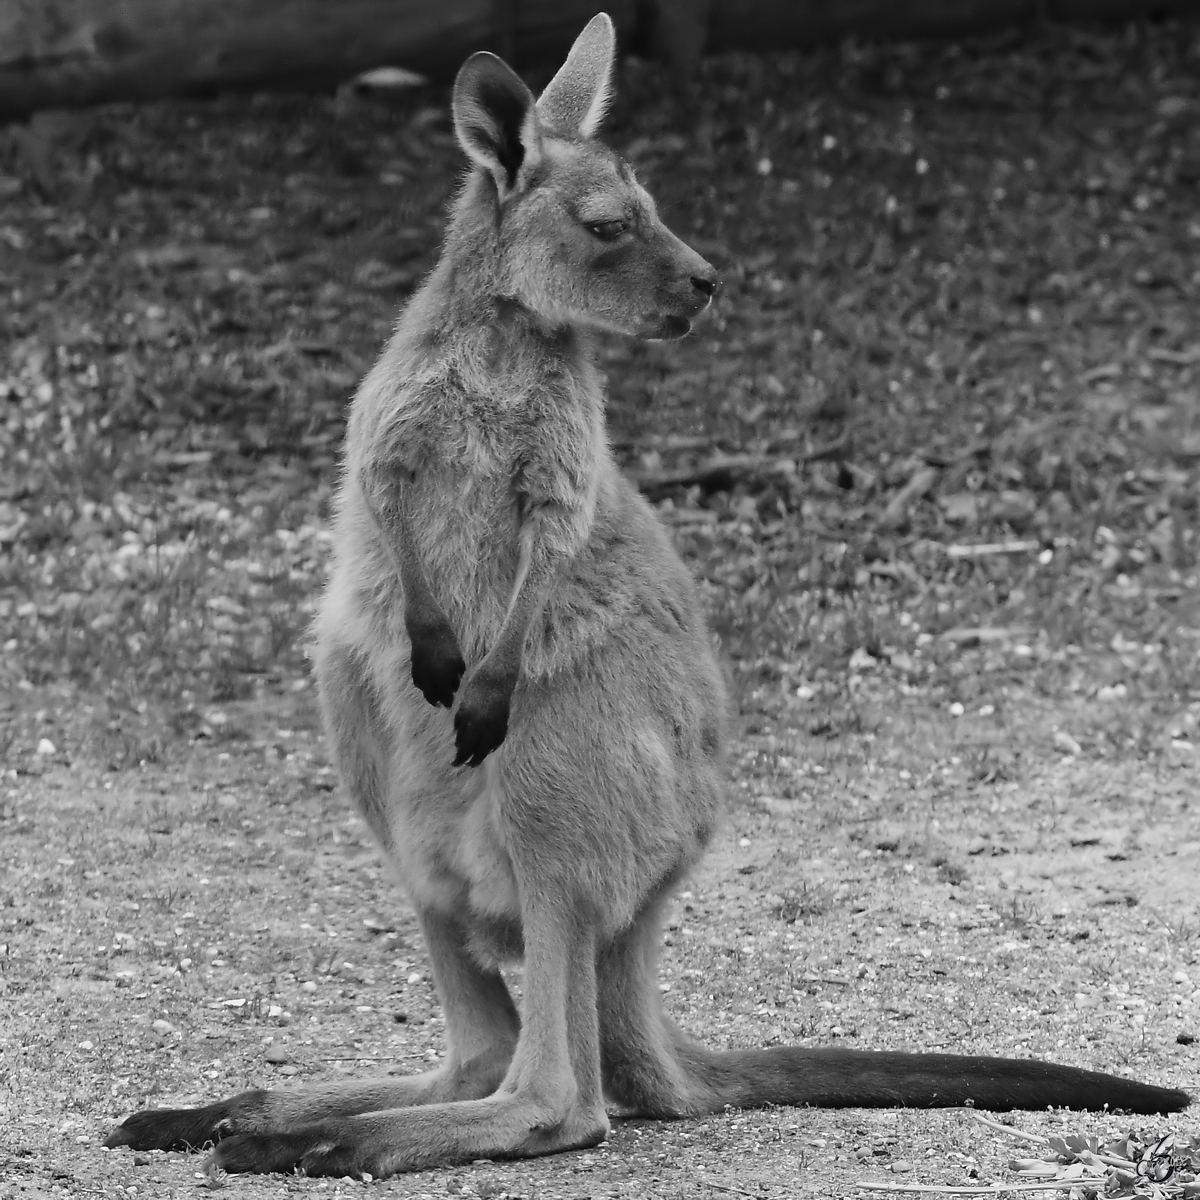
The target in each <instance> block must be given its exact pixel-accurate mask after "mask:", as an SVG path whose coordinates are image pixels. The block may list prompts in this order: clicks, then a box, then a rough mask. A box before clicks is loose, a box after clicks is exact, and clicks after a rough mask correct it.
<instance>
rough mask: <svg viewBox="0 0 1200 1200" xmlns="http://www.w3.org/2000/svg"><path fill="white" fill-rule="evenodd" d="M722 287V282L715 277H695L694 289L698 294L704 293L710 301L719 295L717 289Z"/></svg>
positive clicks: (693, 279)
mask: <svg viewBox="0 0 1200 1200" xmlns="http://www.w3.org/2000/svg"><path fill="white" fill-rule="evenodd" d="M720 286H721V281H720V280H719V279H718V278H717V277H716V276H715V275H693V276H692V287H694V288H695V289H696V291H698V292H702V293H703V294H704V295H705V296H707V297H708V298H709V299H710V300H711V299H712V298H713V297H714V296H715V295H716V294H717V288H719V287H720Z"/></svg>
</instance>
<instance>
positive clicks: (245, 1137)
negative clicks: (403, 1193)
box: [212, 1125, 362, 1177]
mask: <svg viewBox="0 0 1200 1200" xmlns="http://www.w3.org/2000/svg"><path fill="white" fill-rule="evenodd" d="M212 1161H213V1163H214V1164H215V1165H216V1166H218V1167H220V1168H221V1169H222V1170H223V1171H229V1172H230V1173H232V1174H251V1175H269V1174H272V1173H275V1172H281V1173H285V1174H291V1173H292V1172H294V1171H297V1170H299V1171H303V1172H304V1174H305V1175H337V1176H339V1177H340V1176H343V1175H353V1176H358V1175H361V1174H362V1171H361V1170H360V1168H359V1167H358V1165H357V1162H356V1156H355V1154H354V1152H353V1150H352V1149H351V1147H350V1146H349V1145H347V1144H346V1142H345V1141H344V1140H343V1139H341V1138H339V1137H338V1136H337V1135H336V1134H335V1133H333V1132H332V1131H331V1130H328V1129H326V1128H324V1127H322V1126H319V1125H318V1126H313V1127H312V1128H310V1129H298V1130H296V1131H295V1132H294V1133H274V1134H250V1133H247V1134H237V1135H235V1136H234V1137H229V1138H226V1139H225V1140H224V1141H223V1142H221V1143H220V1145H218V1146H217V1148H216V1149H215V1150H214V1151H213V1156H212Z"/></svg>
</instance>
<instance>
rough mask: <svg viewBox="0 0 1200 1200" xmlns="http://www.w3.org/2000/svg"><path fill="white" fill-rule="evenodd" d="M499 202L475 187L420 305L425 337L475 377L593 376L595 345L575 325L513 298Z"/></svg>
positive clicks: (458, 212)
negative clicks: (504, 267)
mask: <svg viewBox="0 0 1200 1200" xmlns="http://www.w3.org/2000/svg"><path fill="white" fill-rule="evenodd" d="M492 205H493V201H492V199H491V197H490V196H489V195H488V194H487V192H486V183H485V181H484V180H482V179H479V178H474V179H472V180H470V181H469V182H468V184H467V186H466V188H465V190H464V193H463V195H462V197H461V198H460V200H459V202H458V204H457V205H456V207H455V211H454V214H453V216H452V218H451V221H450V224H449V227H448V228H447V231H446V238H445V242H444V244H443V247H442V255H441V258H440V259H439V261H438V265H437V267H436V269H435V270H434V273H433V275H432V276H431V277H430V280H429V283H428V285H427V287H426V290H425V294H424V295H423V296H422V298H421V303H420V305H419V308H420V313H421V319H422V322H421V323H422V324H423V325H424V326H425V332H426V336H428V337H430V338H432V339H433V340H434V341H436V343H437V344H438V345H439V347H440V348H441V350H442V352H443V353H444V354H446V355H448V356H449V357H452V358H454V359H455V360H457V364H458V366H459V368H460V369H462V370H465V371H466V373H467V374H468V375H470V376H477V375H480V374H482V375H483V376H485V377H488V378H489V379H490V380H491V381H492V383H493V384H497V383H501V381H502V380H503V379H504V378H505V377H508V376H514V377H519V378H520V379H522V380H525V381H527V382H528V381H529V380H530V378H531V373H532V374H534V375H546V374H549V375H561V374H562V373H564V372H566V373H568V374H587V375H590V374H591V371H592V366H591V364H592V358H593V349H592V339H591V336H590V335H589V333H588V332H587V331H586V330H584V329H581V328H580V327H579V326H577V325H575V324H574V323H572V322H569V321H555V320H551V319H548V318H546V317H545V316H543V315H542V314H540V313H537V312H534V311H533V310H532V309H530V308H529V307H528V306H527V305H525V304H523V303H522V302H521V301H520V300H518V299H517V298H516V297H514V296H513V295H512V294H511V292H512V289H511V288H510V286H509V285H508V282H507V281H506V279H505V277H504V272H503V271H502V269H501V258H502V256H501V247H500V240H499V239H500V234H499V228H498V223H497V221H496V217H495V213H494V210H493V207H492Z"/></svg>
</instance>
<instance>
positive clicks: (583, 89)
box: [537, 13, 617, 138]
mask: <svg viewBox="0 0 1200 1200" xmlns="http://www.w3.org/2000/svg"><path fill="white" fill-rule="evenodd" d="M616 49H617V35H616V31H615V30H614V29H613V23H612V18H611V17H610V16H609V15H608V13H597V14H596V15H595V16H594V17H593V18H592V19H591V20H590V21H589V22H588V23H587V24H586V25H585V26H584V28H583V32H582V33H581V34H580V35H579V36H578V37H577V38H576V39H575V45H573V46H572V47H571V53H570V54H568V55H567V61H566V62H565V63H563V65H562V66H561V67H560V68H559V70H558V74H557V75H555V76H554V78H553V79H552V80H550V82H549V83H548V84H546V90H545V91H544V92H543V93H542V94H541V96H540V97H539V98H538V102H537V107H538V115H539V116H540V117H541V118H542V120H543V122H545V124H546V125H549V126H550V127H551V128H553V129H557V130H558V131H559V132H560V133H565V134H567V135H569V136H571V137H584V138H590V137H593V136H594V135H595V133H596V130H598V129H599V128H600V122H601V121H602V120H603V119H604V111H605V109H607V108H608V101H609V98H610V94H611V92H612V68H613V58H614V57H615V55H616Z"/></svg>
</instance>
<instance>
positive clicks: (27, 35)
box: [0, 0, 1200, 119]
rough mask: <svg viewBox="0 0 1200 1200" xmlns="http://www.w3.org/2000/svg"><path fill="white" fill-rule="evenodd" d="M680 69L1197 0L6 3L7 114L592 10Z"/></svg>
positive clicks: (311, 84)
mask: <svg viewBox="0 0 1200 1200" xmlns="http://www.w3.org/2000/svg"><path fill="white" fill-rule="evenodd" d="M600 7H604V8H606V9H607V10H608V11H609V13H611V15H612V17H613V19H614V20H615V21H616V23H617V27H618V30H619V31H620V34H621V40H622V44H623V45H625V46H629V45H635V44H641V45H650V46H652V47H654V48H656V49H657V50H658V51H659V52H660V53H661V54H662V55H663V56H665V57H666V58H668V59H669V61H670V62H671V65H672V70H673V73H674V74H675V75H676V76H677V78H680V79H682V78H684V77H686V76H687V75H688V74H689V73H690V72H691V71H692V70H693V68H694V66H695V63H696V61H697V59H698V57H699V54H700V52H701V49H702V48H703V49H706V50H707V51H708V52H709V53H713V52H719V51H723V50H735V49H741V50H778V49H783V48H788V47H803V46H811V45H815V44H817V43H820V42H828V41H832V40H836V39H839V38H843V37H846V36H848V35H851V34H853V35H855V36H859V37H864V38H873V39H879V38H895V37H905V38H916V37H927V36H958V35H961V34H966V33H973V32H981V31H986V30H988V29H996V28H999V27H1001V26H1003V25H1005V24H1012V23H1018V22H1024V21H1030V20H1033V19H1035V18H1038V17H1041V18H1049V19H1051V20H1079V19H1084V18H1089V17H1090V18H1092V19H1096V18H1101V19H1108V20H1113V19H1120V20H1130V19H1136V18H1140V17H1148V16H1158V15H1163V14H1167V13H1175V14H1180V15H1195V14H1197V13H1198V12H1200V0H0V119H4V118H14V117H21V116H25V115H28V114H29V113H32V112H36V111H38V110H40V109H46V108H70V107H78V106H81V105H85V104H95V103H100V102H103V101H112V100H147V99H154V98H157V97H161V96H186V95H211V94H213V93H215V92H218V91H223V90H247V89H270V88H274V89H292V90H323V89H325V88H328V87H330V86H334V85H336V84H338V83H340V82H342V81H344V80H346V79H349V78H351V77H353V76H354V75H356V74H358V73H359V72H360V71H364V70H367V69H369V68H371V67H377V66H383V65H391V66H398V67H407V68H409V69H411V70H414V71H419V72H420V73H421V74H424V75H428V76H431V77H433V78H435V79H444V78H448V77H449V76H451V75H452V74H453V72H454V71H455V70H456V69H457V67H458V65H459V63H461V62H462V60H463V58H464V57H465V56H466V55H467V54H469V53H470V52H471V51H472V50H478V49H481V48H482V49H492V50H495V51H496V52H497V53H500V54H503V55H504V56H505V57H506V58H508V59H509V60H510V61H512V62H513V63H514V65H516V66H517V67H518V68H519V69H523V68H536V67H544V66H546V65H548V64H553V63H555V62H557V61H558V60H560V59H561V56H562V53H563V51H564V50H565V49H566V47H567V46H569V45H570V42H571V40H572V38H573V37H574V36H575V34H576V33H577V32H578V31H579V29H580V28H581V27H582V26H583V25H584V23H585V22H586V21H587V20H588V18H589V17H591V16H592V14H593V13H594V12H595V11H596V9H597V8H600Z"/></svg>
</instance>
